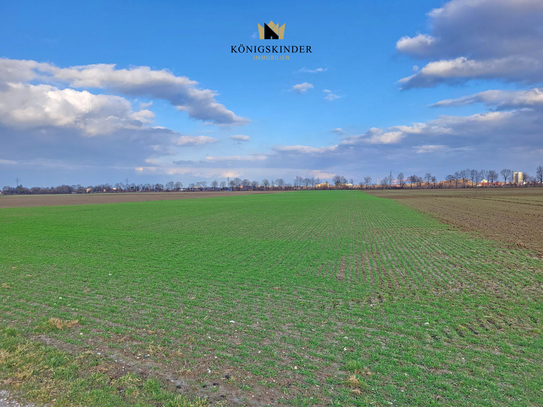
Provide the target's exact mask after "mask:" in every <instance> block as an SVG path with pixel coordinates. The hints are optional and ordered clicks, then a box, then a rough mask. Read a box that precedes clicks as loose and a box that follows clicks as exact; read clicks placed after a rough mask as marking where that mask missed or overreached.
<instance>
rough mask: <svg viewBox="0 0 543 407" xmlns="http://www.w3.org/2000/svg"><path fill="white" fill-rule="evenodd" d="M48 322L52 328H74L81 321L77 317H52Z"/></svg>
mask: <svg viewBox="0 0 543 407" xmlns="http://www.w3.org/2000/svg"><path fill="white" fill-rule="evenodd" d="M48 324H49V326H50V327H51V328H57V329H64V328H72V327H74V326H76V325H78V324H79V321H78V320H77V319H74V320H71V321H67V320H64V319H61V318H50V319H49V321H48Z"/></svg>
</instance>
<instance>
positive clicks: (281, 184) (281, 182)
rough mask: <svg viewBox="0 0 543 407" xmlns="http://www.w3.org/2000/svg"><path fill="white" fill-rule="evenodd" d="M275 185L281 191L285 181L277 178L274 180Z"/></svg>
mask: <svg viewBox="0 0 543 407" xmlns="http://www.w3.org/2000/svg"><path fill="white" fill-rule="evenodd" d="M275 183H276V184H277V186H278V187H279V188H281V189H283V187H284V186H285V181H283V178H278V179H276V180H275Z"/></svg>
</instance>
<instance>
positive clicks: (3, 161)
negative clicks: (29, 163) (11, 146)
mask: <svg viewBox="0 0 543 407" xmlns="http://www.w3.org/2000/svg"><path fill="white" fill-rule="evenodd" d="M0 164H3V165H14V164H17V161H12V160H1V159H0Z"/></svg>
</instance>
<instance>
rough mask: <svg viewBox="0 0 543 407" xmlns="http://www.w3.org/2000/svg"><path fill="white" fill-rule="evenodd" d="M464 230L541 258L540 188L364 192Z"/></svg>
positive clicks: (542, 194)
mask: <svg viewBox="0 0 543 407" xmlns="http://www.w3.org/2000/svg"><path fill="white" fill-rule="evenodd" d="M366 192H367V193H369V194H370V195H374V196H377V197H380V198H388V199H394V200H396V201H397V202H399V203H401V204H402V205H406V206H409V207H411V208H413V209H416V210H418V211H420V212H424V213H428V214H430V215H432V216H434V217H436V218H437V219H439V220H440V221H442V222H444V223H447V224H450V225H455V226H458V227H460V228H462V229H464V230H468V231H475V232H479V233H481V234H482V235H484V236H486V237H489V238H491V239H494V240H499V241H502V242H505V243H508V244H511V245H514V246H516V247H521V248H525V249H529V250H534V251H537V252H539V254H540V255H543V188H484V189H478V188H467V189H429V190H410V189H404V190H376V191H366Z"/></svg>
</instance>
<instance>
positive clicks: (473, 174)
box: [2, 166, 543, 195]
mask: <svg viewBox="0 0 543 407" xmlns="http://www.w3.org/2000/svg"><path fill="white" fill-rule="evenodd" d="M522 173H523V180H522V182H519V180H518V179H513V175H514V172H513V171H512V170H510V169H507V168H504V169H502V170H501V171H500V172H499V173H498V172H497V171H495V170H489V171H487V170H471V169H464V170H460V171H456V172H455V173H454V174H450V175H447V176H446V177H445V180H443V181H437V179H436V177H435V176H434V175H432V174H431V173H429V172H428V173H426V174H424V176H418V175H416V174H413V175H409V176H407V177H406V176H405V175H404V174H403V172H400V173H399V174H398V176H397V177H396V178H394V177H393V175H392V172H391V173H390V174H389V175H386V176H385V177H383V178H381V180H379V179H377V182H373V179H372V177H369V176H367V177H364V178H363V181H360V182H359V183H358V184H355V183H354V181H353V179H350V180H347V179H346V178H345V177H344V176H342V175H335V176H334V177H333V178H332V182H331V183H329V182H327V181H321V180H320V179H319V178H315V177H312V178H304V177H301V176H297V177H295V178H294V181H293V182H292V183H288V182H285V181H284V180H283V179H282V178H277V179H275V180H274V179H270V180H268V179H263V180H262V181H260V182H259V181H256V180H253V181H249V180H248V179H241V178H234V179H232V180H230V179H228V180H227V181H221V182H219V181H217V180H214V181H212V182H211V183H209V184H208V183H207V181H200V182H193V183H190V184H189V185H188V186H186V187H185V186H184V185H183V183H182V182H179V181H177V182H174V181H169V182H167V183H166V184H165V185H164V184H160V183H158V184H134V183H128V181H127V182H126V183H122V182H118V183H116V184H115V185H113V186H112V185H110V184H99V185H91V186H87V187H84V186H82V185H79V184H78V185H60V186H57V187H31V188H27V187H23V186H22V185H17V186H16V187H10V186H5V187H3V188H2V194H3V195H33V194H85V193H122V192H180V191H184V192H195V191H225V190H229V191H284V190H299V189H390V188H474V187H493V188H495V187H518V186H528V187H535V186H543V167H542V166H539V167H537V168H536V170H535V176H531V175H530V174H528V173H526V172H522ZM483 180H484V181H485V182H483Z"/></svg>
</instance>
